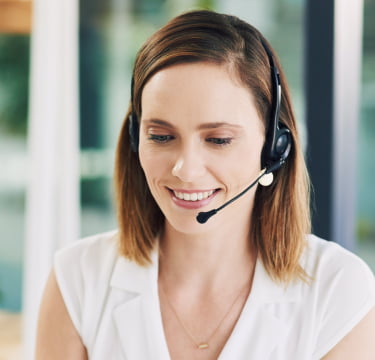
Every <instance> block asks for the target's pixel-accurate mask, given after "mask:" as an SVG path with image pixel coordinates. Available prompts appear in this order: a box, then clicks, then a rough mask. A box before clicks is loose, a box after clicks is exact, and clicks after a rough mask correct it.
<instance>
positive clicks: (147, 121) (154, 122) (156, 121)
mask: <svg viewBox="0 0 375 360" xmlns="http://www.w3.org/2000/svg"><path fill="white" fill-rule="evenodd" d="M142 122H144V123H145V125H160V126H164V127H168V128H170V129H175V126H174V125H172V124H171V123H169V122H168V121H165V120H161V119H145V120H142Z"/></svg>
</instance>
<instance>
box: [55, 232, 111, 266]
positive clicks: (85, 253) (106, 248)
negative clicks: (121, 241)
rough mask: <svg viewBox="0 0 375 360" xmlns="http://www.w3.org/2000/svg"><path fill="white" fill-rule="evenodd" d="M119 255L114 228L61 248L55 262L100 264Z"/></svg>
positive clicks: (86, 264)
mask: <svg viewBox="0 0 375 360" xmlns="http://www.w3.org/2000/svg"><path fill="white" fill-rule="evenodd" d="M117 255H118V241H117V230H113V231H108V232H105V233H100V234H96V235H92V236H88V237H85V238H83V239H80V240H77V241H75V242H73V243H72V244H70V245H68V246H66V247H64V248H61V249H59V250H58V251H57V252H56V254H55V264H56V263H59V264H62V265H63V264H64V263H66V262H68V263H69V264H70V265H71V266H74V264H76V265H79V266H90V264H96V265H99V264H103V262H105V261H108V260H109V259H112V260H113V258H115V257H117Z"/></svg>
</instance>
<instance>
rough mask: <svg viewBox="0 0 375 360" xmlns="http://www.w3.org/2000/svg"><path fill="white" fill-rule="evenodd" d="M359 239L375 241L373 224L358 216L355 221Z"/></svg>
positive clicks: (374, 226)
mask: <svg viewBox="0 0 375 360" xmlns="http://www.w3.org/2000/svg"><path fill="white" fill-rule="evenodd" d="M357 238H358V240H359V241H371V240H373V241H375V225H374V224H373V223H372V222H371V221H369V220H368V219H364V218H360V219H359V220H358V223H357Z"/></svg>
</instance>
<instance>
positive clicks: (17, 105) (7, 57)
mask: <svg viewBox="0 0 375 360" xmlns="http://www.w3.org/2000/svg"><path fill="white" fill-rule="evenodd" d="M29 53H30V36H28V35H4V34H3V35H0V128H2V129H5V130H6V131H7V132H9V133H12V134H15V135H25V134H26V129H27V111H28V85H29V60H30V55H29Z"/></svg>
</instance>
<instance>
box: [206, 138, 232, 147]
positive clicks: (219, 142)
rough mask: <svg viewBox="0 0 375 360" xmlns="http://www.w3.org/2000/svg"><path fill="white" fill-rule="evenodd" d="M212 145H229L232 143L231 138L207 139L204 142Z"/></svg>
mask: <svg viewBox="0 0 375 360" xmlns="http://www.w3.org/2000/svg"><path fill="white" fill-rule="evenodd" d="M206 141H207V142H210V143H212V144H214V145H219V146H221V145H229V144H230V143H231V142H232V138H208V139H207V140H206Z"/></svg>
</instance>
